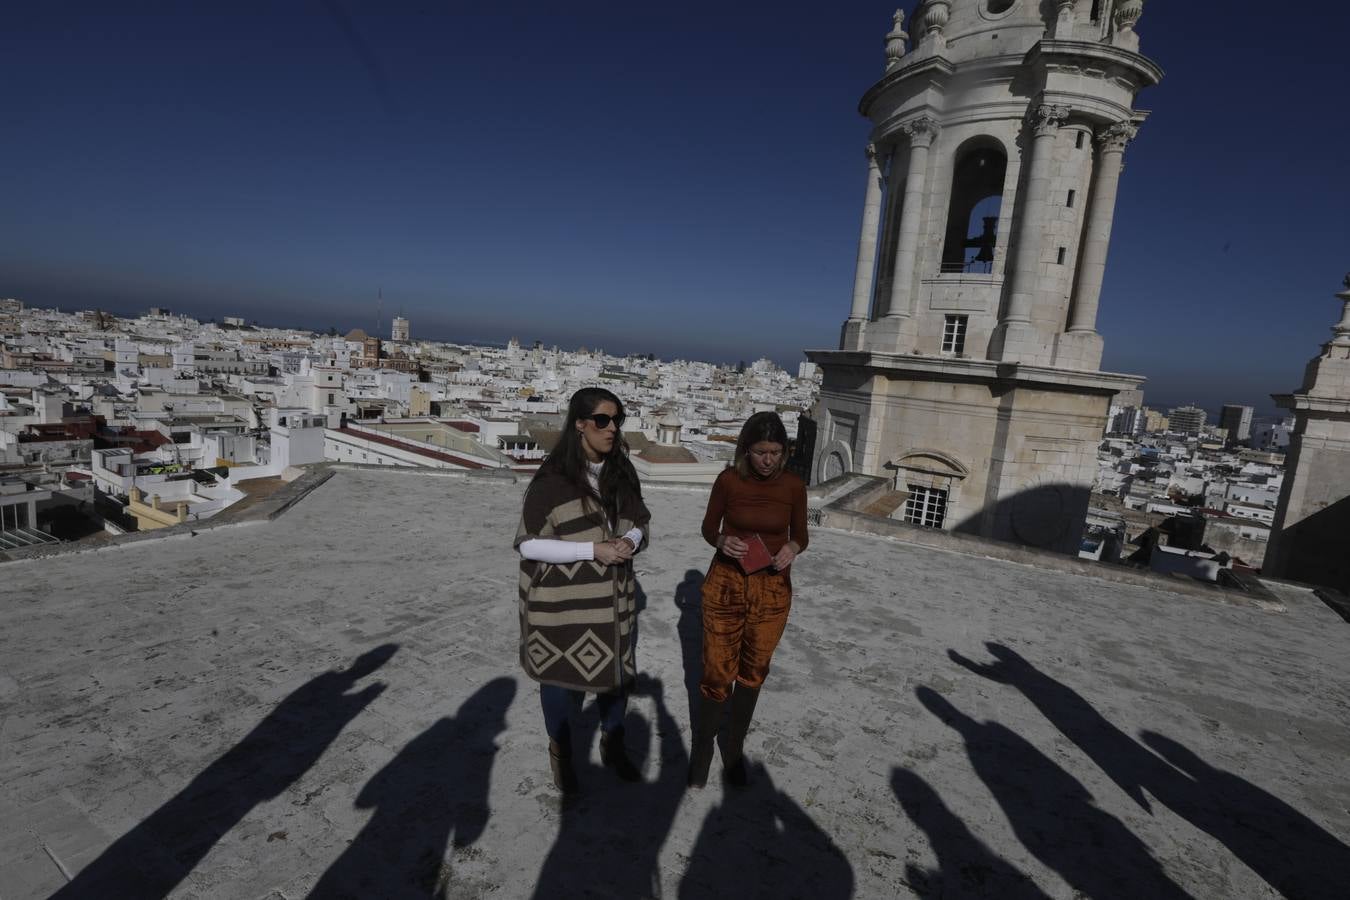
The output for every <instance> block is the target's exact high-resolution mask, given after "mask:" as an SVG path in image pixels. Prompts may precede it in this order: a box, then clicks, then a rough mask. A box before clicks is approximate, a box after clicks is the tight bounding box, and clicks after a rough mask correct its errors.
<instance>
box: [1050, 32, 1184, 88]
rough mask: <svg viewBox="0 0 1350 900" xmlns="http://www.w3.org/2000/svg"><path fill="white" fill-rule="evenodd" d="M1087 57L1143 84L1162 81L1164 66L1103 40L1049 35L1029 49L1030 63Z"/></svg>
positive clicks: (1080, 61)
mask: <svg viewBox="0 0 1350 900" xmlns="http://www.w3.org/2000/svg"><path fill="white" fill-rule="evenodd" d="M1085 60H1092V61H1095V62H1096V63H1097V64H1098V65H1100V66H1102V67H1104V68H1105V69H1106V70H1107V71H1108V72H1109V71H1110V69H1112V68H1114V69H1117V70H1123V71H1124V72H1127V73H1129V74H1131V75H1133V76H1135V77H1134V78H1133V79H1132V80H1134V81H1135V82H1136V83H1137V84H1138V85H1139V87H1141V88H1143V87H1151V86H1152V85H1155V84H1157V83H1158V82H1160V81H1162V78H1163V70H1162V67H1161V66H1159V65H1158V64H1157V63H1155V62H1154V61H1153V60H1151V59H1149V58H1148V57H1147V56H1144V55H1143V54H1140V53H1134V52H1131V51H1129V50H1122V49H1121V48H1119V47H1112V46H1111V45H1110V44H1099V43H1097V42H1096V41H1056V40H1050V39H1046V40H1043V41H1041V42H1040V43H1038V44H1036V46H1034V47H1032V48H1031V49H1030V50H1028V51H1027V56H1026V62H1027V64H1028V65H1031V66H1036V65H1045V66H1049V65H1054V64H1059V63H1062V62H1064V61H1069V62H1071V64H1074V65H1081V63H1082V62H1083V61H1085Z"/></svg>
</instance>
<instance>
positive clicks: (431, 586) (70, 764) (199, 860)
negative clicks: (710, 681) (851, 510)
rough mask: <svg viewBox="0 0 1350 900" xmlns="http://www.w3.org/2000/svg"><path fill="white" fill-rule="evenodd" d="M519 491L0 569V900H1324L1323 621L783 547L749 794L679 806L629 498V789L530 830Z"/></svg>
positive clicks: (430, 497)
mask: <svg viewBox="0 0 1350 900" xmlns="http://www.w3.org/2000/svg"><path fill="white" fill-rule="evenodd" d="M522 489H523V484H519V483H512V482H511V481H509V480H504V479H500V478H498V479H487V478H474V477H467V478H466V477H463V476H436V475H430V474H423V473H412V472H393V471H371V470H345V471H340V472H338V474H337V475H336V476H335V477H333V478H331V479H329V480H328V481H326V482H324V483H323V484H322V485H321V486H320V487H318V488H317V489H315V490H314V491H313V492H312V493H310V494H309V495H308V496H306V497H304V498H303V499H302V500H301V501H300V502H298V503H297V504H295V505H294V506H293V507H291V508H290V509H289V510H288V511H287V512H286V513H285V514H284V515H282V516H281V517H279V518H277V519H275V520H272V521H265V520H264V521H261V522H257V523H250V524H240V525H234V526H227V527H217V528H214V529H211V530H207V531H199V532H198V533H197V534H196V535H195V536H188V535H187V534H181V533H180V535H179V536H177V537H168V538H164V539H149V540H146V539H142V540H139V541H134V542H131V543H127V544H125V545H120V546H113V547H110V548H108V549H103V550H98V551H94V552H83V553H70V554H66V555H62V556H56V557H51V558H46V559H37V560H26V561H17V562H10V563H5V564H3V565H0V585H3V587H0V597H3V600H2V601H0V710H2V711H3V713H2V715H3V718H0V822H3V823H4V827H3V828H0V898H4V900H20V898H38V897H47V896H49V895H51V894H52V893H53V892H56V891H59V890H60V889H61V888H62V886H63V885H65V884H66V882H67V879H68V877H73V878H74V879H75V882H74V884H73V885H71V887H70V888H67V889H66V890H64V891H61V893H60V894H58V896H61V897H67V896H69V897H74V896H81V897H112V896H119V897H151V896H163V895H165V894H166V893H172V895H173V896H177V897H185V898H187V897H190V898H198V897H202V898H205V897H221V898H274V900H275V898H283V897H284V898H298V897H303V896H306V895H313V896H322V897H328V896H356V897H426V896H430V895H432V893H433V891H434V890H437V889H439V890H441V891H442V895H443V896H447V897H464V898H467V897H483V896H493V897H502V898H516V897H529V896H531V895H534V896H536V897H540V898H552V897H573V896H591V897H614V898H636V897H646V896H663V897H674V896H680V897H690V898H713V897H736V898H751V897H766V898H767V897H774V898H778V897H809V898H834V897H847V896H855V897H860V898H880V897H897V896H898V897H905V896H920V897H990V898H1008V897H1065V898H1067V897H1074V896H1083V895H1086V896H1091V897H1149V898H1152V897H1183V896H1188V895H1189V896H1193V897H1206V898H1208V897H1222V898H1257V897H1262V898H1264V897H1271V896H1276V895H1277V894H1278V893H1283V894H1284V895H1285V896H1289V897H1314V898H1316V897H1327V898H1330V897H1338V898H1343V897H1345V896H1347V895H1350V850H1347V846H1346V844H1347V841H1348V840H1350V809H1348V808H1350V769H1348V768H1347V766H1346V764H1345V759H1346V753H1347V750H1350V737H1348V735H1350V731H1348V730H1347V726H1348V725H1350V702H1348V701H1350V660H1348V659H1347V654H1346V653H1345V641H1346V636H1347V631H1346V629H1347V627H1350V626H1347V625H1346V624H1345V623H1344V622H1342V621H1341V620H1340V619H1339V618H1338V617H1337V616H1336V615H1335V614H1334V613H1332V612H1331V611H1330V610H1328V609H1326V608H1325V607H1324V606H1323V605H1322V604H1321V603H1320V602H1318V601H1317V600H1316V599H1315V598H1314V597H1313V596H1312V594H1311V593H1310V592H1307V591H1305V590H1303V589H1300V588H1295V587H1289V586H1284V585H1278V584H1276V585H1272V587H1271V589H1272V591H1273V592H1274V594H1275V595H1276V596H1277V597H1278V602H1276V603H1271V602H1265V603H1264V604H1261V605H1257V604H1251V605H1248V604H1246V603H1242V602H1240V601H1239V602H1236V603H1235V602H1232V601H1228V600H1224V599H1222V598H1220V597H1219V596H1217V595H1216V596H1215V598H1213V599H1207V598H1204V597H1201V596H1197V595H1196V594H1195V593H1194V592H1190V593H1184V594H1183V593H1170V592H1167V591H1166V590H1165V583H1160V582H1158V581H1157V580H1156V579H1154V580H1146V581H1145V580H1141V581H1140V582H1139V583H1138V584H1132V583H1129V582H1128V580H1126V581H1115V582H1107V581H1104V580H1098V579H1096V578H1092V577H1085V576H1083V575H1079V574H1073V573H1071V572H1066V571H1058V570H1051V569H1046V568H1041V567H1036V566H1031V565H1025V564H1019V563H1016V562H1010V561H1000V560H993V559H988V558H983V557H981V556H980V555H978V554H977V553H955V552H948V551H944V550H942V549H940V548H933V547H923V546H917V545H913V544H906V543H900V542H897V541H892V540H887V539H884V538H879V537H870V536H865V535H854V534H847V533H844V532H838V531H830V530H827V529H819V530H817V532H816V533H815V534H814V537H813V542H812V546H811V548H810V549H809V550H808V552H807V553H806V554H805V555H803V557H802V558H801V560H800V562H798V563H797V565H796V567H795V568H794V580H795V582H796V602H795V606H794V609H793V612H792V618H791V621H790V623H789V625H788V630H787V633H786V635H785V636H784V639H783V643H782V645H781V647H780V649H779V651H778V654H777V656H776V657H775V664H774V670H773V672H772V674H771V675H770V677H769V681H768V683H767V685H766V688H765V691H764V695H763V698H762V700H761V702H760V707H759V712H758V718H757V721H756V725H755V728H754V730H752V732H751V735H750V738H749V741H748V752H749V753H750V754H751V756H752V757H753V759H755V760H757V761H760V762H761V763H762V764H763V768H762V769H759V770H758V771H757V774H758V779H757V782H756V784H755V786H753V787H752V788H750V789H749V790H748V791H745V792H742V793H730V794H724V792H723V790H722V788H721V787H720V786H717V785H716V784H715V783H711V784H710V786H709V788H708V789H707V790H704V791H701V792H693V793H686V792H685V791H684V787H683V781H684V768H685V762H686V753H687V748H688V739H689V735H688V720H689V714H688V711H689V703H690V692H691V690H693V688H694V685H695V684H696V679H697V668H698V606H697V602H698V601H697V597H698V586H699V581H700V577H701V576H700V572H701V570H702V569H703V567H704V566H705V565H706V563H707V561H708V557H709V551H708V548H707V547H706V546H705V545H703V543H702V541H701V539H699V538H698V536H697V525H698V521H699V519H700V517H701V513H702V506H703V502H704V496H705V495H704V493H703V492H702V491H701V490H685V489H678V488H669V489H655V488H654V489H652V490H650V491H649V496H648V499H649V503H650V506H651V508H652V512H653V515H654V519H653V528H652V532H653V541H654V542H653V546H652V548H651V549H650V551H648V552H646V553H644V554H642V555H641V556H640V557H639V558H638V562H639V566H638V570H639V575H640V580H641V584H642V587H643V590H644V596H645V609H644V610H643V612H642V614H641V638H640V640H639V643H638V653H639V664H640V666H639V667H640V669H641V670H642V671H643V672H644V673H645V675H644V677H643V679H642V680H641V682H640V685H639V695H638V696H637V697H635V698H634V700H633V701H632V703H631V704H630V712H629V720H628V735H629V745H630V747H631V748H632V749H633V750H634V751H635V754H636V755H638V756H640V758H641V759H642V760H643V769H644V772H645V775H646V778H647V781H646V782H645V783H643V784H640V785H624V784H621V783H619V782H617V781H616V780H615V779H614V778H613V777H612V775H611V774H610V773H609V772H607V771H604V770H602V769H601V768H600V767H599V763H598V754H596V753H595V752H594V751H592V753H591V759H590V762H589V764H588V765H587V766H586V767H585V768H584V769H583V771H582V784H583V789H584V792H585V793H584V797H583V799H582V800H580V801H579V802H577V803H576V804H574V805H569V806H568V807H567V808H562V807H561V806H560V804H559V801H558V797H557V794H556V792H555V791H554V789H553V787H552V786H551V785H550V783H549V777H548V770H547V759H546V753H545V741H544V739H543V731H542V723H541V717H540V713H539V706H538V700H537V692H536V690H535V688H534V685H533V683H532V682H530V681H529V680H528V679H526V678H525V677H524V676H523V675H522V673H521V672H520V670H519V668H518V666H517V665H516V662H515V642H516V618H515V581H516V568H515V559H514V554H513V552H512V550H511V547H510V542H511V537H512V534H513V532H514V529H515V524H516V516H517V511H518V508H519V505H520V497H521V491H522ZM969 546H971V547H976V548H977V547H978V545H977V544H971V545H969ZM594 727H595V719H594V714H593V713H592V712H591V710H590V709H589V707H588V709H587V718H586V724H585V730H586V734H587V735H590V734H593V729H594ZM592 743H593V741H592ZM716 765H717V764H715V766H716Z"/></svg>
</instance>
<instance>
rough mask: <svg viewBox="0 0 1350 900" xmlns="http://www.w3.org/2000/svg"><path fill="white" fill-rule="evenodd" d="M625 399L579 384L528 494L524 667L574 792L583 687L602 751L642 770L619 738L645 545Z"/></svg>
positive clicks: (521, 539)
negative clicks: (575, 717) (636, 564)
mask: <svg viewBox="0 0 1350 900" xmlns="http://www.w3.org/2000/svg"><path fill="white" fill-rule="evenodd" d="M623 419H624V415H623V403H622V402H620V400H619V398H618V397H616V396H615V395H614V394H612V393H610V392H609V391H607V390H605V389H603V388H583V389H581V390H579V391H577V392H576V393H575V394H573V395H572V399H571V401H570V402H569V403H568V405H567V421H566V423H565V424H564V425H563V430H562V434H561V435H560V436H559V438H558V443H557V445H556V446H555V447H554V448H553V450H552V452H550V453H549V455H548V458H547V459H545V460H544V462H543V464H542V465H540V466H539V471H538V472H536V473H535V476H534V479H533V480H532V481H531V482H530V486H529V488H528V489H527V490H526V492H525V503H524V508H523V510H522V511H521V517H520V527H519V528H518V529H517V531H516V540H515V546H516V549H517V550H519V551H520V557H521V559H520V664H521V666H522V667H523V668H524V669H525V673H526V674H527V675H529V676H530V677H531V678H533V679H534V680H535V681H538V682H539V699H540V702H541V704H542V705H543V709H544V727H545V728H546V729H547V731H548V738H549V744H548V755H549V765H550V768H551V769H552V772H553V783H554V784H555V785H557V787H558V789H559V790H560V791H562V792H563V793H564V794H572V793H575V792H576V790H577V778H576V772H575V770H574V769H573V768H572V730H571V726H570V724H569V721H568V720H569V716H570V714H571V712H572V711H573V710H578V709H580V707H581V704H582V700H583V699H584V698H585V695H586V693H587V692H591V693H594V694H595V695H596V705H597V706H598V707H599V710H600V720H601V721H600V732H601V733H600V758H601V760H602V761H603V762H604V764H605V765H606V766H608V767H610V768H612V769H613V770H614V771H615V772H616V773H617V774H618V776H619V777H620V778H622V779H623V780H625V781H639V780H641V778H642V776H641V774H640V773H639V772H638V770H637V768H636V767H635V766H634V765H633V763H632V762H631V761H630V760H629V759H628V756H627V754H626V753H625V751H624V747H623V717H624V710H625V706H626V703H627V691H628V686H629V685H630V684H631V682H632V680H633V678H634V677H635V675H636V673H637V669H636V664H635V662H634V656H633V640H634V637H635V635H636V633H637V632H636V627H635V626H636V620H635V616H636V608H635V604H634V588H635V585H636V581H635V580H634V577H633V565H632V559H633V554H635V553H637V552H638V551H639V550H642V549H643V548H644V547H645V546H646V544H647V522H648V520H649V519H650V518H651V515H650V513H648V512H647V507H646V506H645V505H644V504H643V502H642V489H641V486H640V485H639V483H638V477H637V472H636V470H634V468H633V464H632V463H631V462H629V461H628V444H627V442H625V441H624V439H623V435H622V434H621V433H620V432H619V426H620V425H622V424H623Z"/></svg>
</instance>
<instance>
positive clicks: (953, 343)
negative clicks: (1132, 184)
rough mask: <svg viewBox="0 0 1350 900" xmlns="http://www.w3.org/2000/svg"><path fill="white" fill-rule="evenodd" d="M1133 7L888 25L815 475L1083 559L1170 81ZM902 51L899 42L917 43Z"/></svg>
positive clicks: (934, 17)
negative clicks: (1111, 269)
mask: <svg viewBox="0 0 1350 900" xmlns="http://www.w3.org/2000/svg"><path fill="white" fill-rule="evenodd" d="M1143 5H1144V4H1143V0H922V2H920V3H919V5H918V8H917V10H916V11H915V13H914V16H913V18H912V19H911V22H910V26H909V28H910V33H907V32H906V31H905V29H904V22H903V16H902V14H901V13H900V12H897V13H896V15H895V26H894V28H893V29H892V30H891V32H890V33H889V34H888V35H887V36H886V69H885V73H884V75H883V76H882V78H881V80H880V81H878V82H877V83H876V84H875V85H873V86H872V88H871V89H870V90H868V91H867V93H866V94H864V95H863V98H862V101H861V103H860V105H859V110H860V112H861V113H862V114H863V115H864V116H867V117H868V118H869V119H870V120H871V121H872V123H873V129H872V133H871V138H870V141H869V143H868V145H867V165H868V174H867V192H866V198H865V200H864V203H863V216H862V235H861V238H860V240H859V244H858V266H857V276H856V279H855V281H854V287H853V303H852V309H851V311H850V313H849V317H848V319H847V321H846V322H845V323H844V326H843V332H842V335H841V339H840V345H839V349H838V350H832V351H807V356H808V357H809V358H810V359H811V360H812V361H814V362H816V363H818V364H819V365H820V367H821V369H822V371H823V373H824V382H823V385H822V390H821V399H820V403H819V406H818V408H817V411H816V417H817V419H818V420H819V422H820V425H821V429H822V430H821V435H820V440H819V442H818V444H817V447H818V449H817V452H816V459H815V474H816V476H817V478H818V479H821V480H823V479H827V478H831V477H834V476H836V475H839V474H842V473H844V472H849V471H857V472H863V473H866V474H870V475H882V476H887V477H893V478H894V480H895V488H896V490H897V491H903V492H907V493H908V495H909V496H908V499H907V500H906V502H905V503H904V505H903V506H902V507H901V508H900V509H899V510H898V511H897V517H904V518H906V519H908V520H909V521H912V522H916V523H917V524H923V525H929V526H934V527H940V528H944V529H951V530H958V531H964V532H969V533H974V534H980V535H985V536H989V537H994V538H999V539H1003V540H1014V541H1019V542H1021V543H1026V544H1031V545H1034V546H1040V547H1045V548H1049V549H1056V550H1062V551H1065V552H1076V550H1077V547H1078V541H1079V537H1080V534H1081V531H1082V525H1083V522H1084V519H1085V517H1086V513H1087V504H1088V494H1089V492H1090V489H1091V485H1092V480H1093V477H1094V475H1095V472H1096V447H1097V444H1098V442H1099V440H1100V438H1101V435H1102V431H1103V428H1104V426H1105V422H1106V417H1107V413H1108V410H1109V407H1110V401H1111V397H1112V396H1113V395H1114V394H1115V393H1117V392H1118V391H1122V390H1127V389H1132V388H1135V387H1137V386H1138V384H1139V383H1140V382H1141V381H1142V379H1141V378H1139V377H1137V376H1129V375H1119V374H1112V373H1106V372H1101V371H1098V369H1099V367H1100V365H1101V357H1102V338H1101V335H1099V334H1098V333H1097V330H1096V322H1097V303H1098V298H1099V296H1100V294H1101V286H1102V276H1103V274H1104V272H1105V268H1106V253H1107V248H1108V246H1109V244H1110V240H1111V223H1112V219H1113V217H1114V214H1115V205H1116V192H1117V185H1118V183H1119V180H1120V174H1121V167H1122V157H1123V154H1124V151H1125V147H1126V145H1127V144H1128V143H1129V142H1130V141H1131V140H1133V139H1134V137H1135V134H1136V132H1137V130H1138V128H1139V125H1140V123H1141V122H1142V121H1143V120H1144V118H1145V116H1146V113H1145V112H1143V111H1140V110H1136V109H1135V108H1134V101H1135V96H1136V94H1138V92H1139V91H1140V90H1142V89H1143V88H1145V87H1148V86H1150V85H1154V84H1157V83H1158V81H1159V80H1160V79H1161V77H1162V72H1161V70H1160V69H1159V68H1158V66H1157V65H1155V64H1154V63H1153V62H1151V61H1150V60H1148V59H1147V58H1145V57H1144V56H1141V55H1140V54H1139V40H1138V38H1137V37H1136V35H1135V33H1134V26H1135V23H1136V21H1137V20H1138V19H1139V16H1140V13H1141V12H1142V9H1143ZM911 33H912V34H913V36H914V40H913V47H910V43H911V42H910V34H911Z"/></svg>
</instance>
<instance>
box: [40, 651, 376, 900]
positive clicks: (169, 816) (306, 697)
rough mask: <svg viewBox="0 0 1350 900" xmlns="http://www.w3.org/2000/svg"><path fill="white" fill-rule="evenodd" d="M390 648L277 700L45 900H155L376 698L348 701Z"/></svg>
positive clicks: (369, 692) (363, 693)
mask: <svg viewBox="0 0 1350 900" xmlns="http://www.w3.org/2000/svg"><path fill="white" fill-rule="evenodd" d="M397 649H398V645H397V644H383V645H381V646H379V647H376V648H375V649H373V650H371V651H369V652H367V653H364V654H362V655H361V656H359V657H358V658H357V659H356V660H355V661H353V662H352V664H351V666H349V667H348V668H347V669H345V670H340V671H335V672H325V673H324V674H322V675H320V676H318V677H317V678H314V679H312V680H311V681H309V682H307V683H305V684H304V685H302V686H300V687H299V688H297V689H296V690H295V691H293V692H292V693H291V694H290V695H289V696H287V697H286V698H285V699H283V700H282V701H281V702H280V703H278V704H277V705H276V707H275V708H274V709H273V710H272V711H271V712H270V713H268V714H267V716H266V717H265V718H264V719H263V720H262V721H261V722H259V723H258V725H257V726H256V727H255V728H254V729H253V730H252V731H250V732H249V733H248V734H247V735H245V736H244V738H243V739H242V740H241V741H240V742H239V743H237V744H235V745H234V746H233V747H232V748H230V749H229V750H228V751H226V752H225V754H224V755H223V756H221V757H220V758H219V759H217V760H216V761H215V762H213V763H211V764H210V765H209V766H207V767H206V768H205V769H204V770H203V771H202V772H201V774H199V775H198V776H197V777H196V778H194V779H192V781H191V782H189V783H188V785H187V786H186V787H184V788H183V789H182V790H181V791H179V792H178V793H177V794H176V795H175V796H174V797H172V798H171V799H170V800H169V801H168V802H166V803H165V804H164V805H163V806H161V807H160V808H159V809H157V810H155V811H154V812H153V813H151V814H150V815H149V817H147V818H146V819H145V821H143V822H141V823H140V824H139V825H137V826H136V827H135V828H133V829H131V831H129V832H127V833H126V834H125V835H123V836H122V837H120V838H118V839H117V840H116V841H114V842H113V843H112V845H111V846H110V847H108V849H107V850H105V851H104V852H103V853H102V854H100V855H99V857H98V858H97V859H95V860H94V861H93V862H91V863H89V865H87V866H85V867H84V868H83V869H81V870H80V872H79V874H78V875H76V876H75V878H74V880H72V881H71V882H70V883H69V884H67V885H66V886H65V887H63V888H62V889H61V890H59V891H57V892H56V893H55V894H53V895H52V897H53V900H57V898H59V900H75V898H88V897H117V898H119V900H140V898H147V900H148V898H151V897H156V898H158V897H163V896H165V895H167V894H168V893H169V892H170V891H171V890H173V888H174V887H175V886H176V885H177V884H178V883H179V882H181V881H182V880H183V879H184V878H186V877H187V876H188V874H189V873H190V872H191V871H192V870H193V868H194V867H195V866H196V865H197V864H198V863H199V862H201V860H202V857H204V856H206V854H207V852H208V851H209V850H210V849H211V848H212V847H213V846H215V844H216V842H217V841H219V840H220V839H221V837H223V836H224V835H225V834H226V833H227V832H229V830H230V829H231V828H233V827H234V826H235V825H237V824H238V823H239V821H240V820H241V819H243V818H244V816H246V815H247V814H248V813H249V812H250V811H251V810H252V809H253V808H254V807H255V806H257V805H258V804H260V803H262V802H264V801H267V800H271V799H273V798H275V797H278V796H280V795H281V794H282V792H284V791H285V790H286V789H287V788H288V787H290V786H291V785H292V784H294V783H295V782H296V780H297V779H299V778H300V776H302V775H303V774H304V773H305V772H306V771H308V770H309V768H310V767H311V766H313V765H314V763H315V762H317V761H318V759H319V757H320V756H322V755H323V753H324V751H325V750H327V749H328V746H329V745H330V744H332V742H333V740H334V739H335V738H337V736H338V734H340V733H341V732H342V729H343V728H345V727H346V726H347V725H348V723H350V722H351V721H352V719H354V718H356V716H357V715H358V714H359V713H360V712H361V711H362V710H363V709H365V708H366V706H367V705H369V704H370V702H371V701H372V700H374V699H375V698H376V697H378V696H379V695H380V693H381V692H382V691H383V690H384V685H383V684H380V683H378V682H377V683H375V684H371V685H368V686H367V687H365V688H364V689H362V690H359V691H356V692H354V693H348V691H350V690H352V688H354V687H355V685H356V682H358V681H360V680H361V679H362V678H364V677H366V676H367V675H369V674H371V673H372V672H374V671H375V670H376V669H378V668H380V667H381V666H383V665H384V664H385V663H386V662H388V661H389V658H390V657H391V656H393V655H394V652H395V651H396V650H397Z"/></svg>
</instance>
